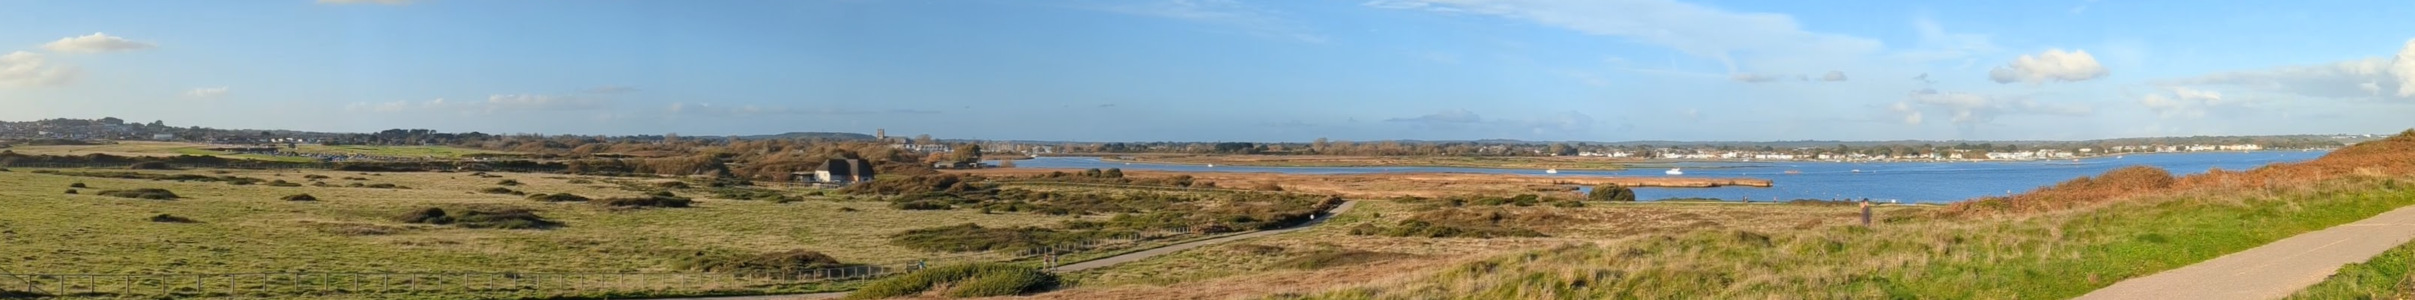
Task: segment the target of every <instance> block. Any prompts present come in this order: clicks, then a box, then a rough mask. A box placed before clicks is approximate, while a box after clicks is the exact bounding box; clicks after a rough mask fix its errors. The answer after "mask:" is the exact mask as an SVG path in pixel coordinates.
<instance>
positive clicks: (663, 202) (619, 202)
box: [595, 193, 695, 208]
mask: <svg viewBox="0 0 2415 300" xmlns="http://www.w3.org/2000/svg"><path fill="white" fill-rule="evenodd" d="M666 194H667V193H666ZM694 202H695V200H690V199H688V198H680V197H674V196H666V195H647V196H645V197H615V198H605V199H603V200H598V201H595V203H596V204H602V205H604V206H611V207H616V208H647V207H671V208H676V207H688V204H690V203H694Z"/></svg>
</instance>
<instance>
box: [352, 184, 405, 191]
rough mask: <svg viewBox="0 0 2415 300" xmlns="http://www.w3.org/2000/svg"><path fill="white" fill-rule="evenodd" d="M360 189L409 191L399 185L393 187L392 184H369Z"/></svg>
mask: <svg viewBox="0 0 2415 300" xmlns="http://www.w3.org/2000/svg"><path fill="white" fill-rule="evenodd" d="M361 187H365V188H373V189H398V190H408V189H411V187H407V186H400V185H394V184H392V183H371V184H368V185H362V186H361Z"/></svg>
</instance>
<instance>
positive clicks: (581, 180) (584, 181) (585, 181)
mask: <svg viewBox="0 0 2415 300" xmlns="http://www.w3.org/2000/svg"><path fill="white" fill-rule="evenodd" d="M565 182H568V183H570V184H590V183H595V181H594V180H586V179H571V180H570V181H565Z"/></svg>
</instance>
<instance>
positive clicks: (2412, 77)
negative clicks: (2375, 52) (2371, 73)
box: [2390, 39, 2415, 98]
mask: <svg viewBox="0 0 2415 300" xmlns="http://www.w3.org/2000/svg"><path fill="white" fill-rule="evenodd" d="M2396 59H2397V61H2395V62H2391V63H2390V74H2391V75H2394V76H2398V97H2399V98H2408V97H2415V39H2409V40H2407V45H2406V46H2405V47H2400V48H2399V49H2398V57H2396Z"/></svg>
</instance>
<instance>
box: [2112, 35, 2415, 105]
mask: <svg viewBox="0 0 2415 300" xmlns="http://www.w3.org/2000/svg"><path fill="white" fill-rule="evenodd" d="M2159 85H2163V86H2184V87H2200V88H2207V87H2238V88H2245V89H2248V90H2253V91H2261V92H2266V93H2277V94H2286V95H2294V96H2302V97H2317V98H2343V99H2415V40H2408V41H2407V43H2406V45H2405V46H2403V47H2401V48H2399V50H2398V52H2397V53H2396V54H2395V55H2393V56H2391V57H2387V58H2384V57H2373V58H2366V59H2360V60H2351V61H2343V62H2336V63H2328V64H2318V65H2301V66H2286V67H2279V68H2272V69H2264V70H2248V71H2232V72H2222V73H2214V74H2207V75H2202V76H2197V77H2191V78H2183V79H2177V80H2166V81H2163V82H2160V83H2159Z"/></svg>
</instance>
